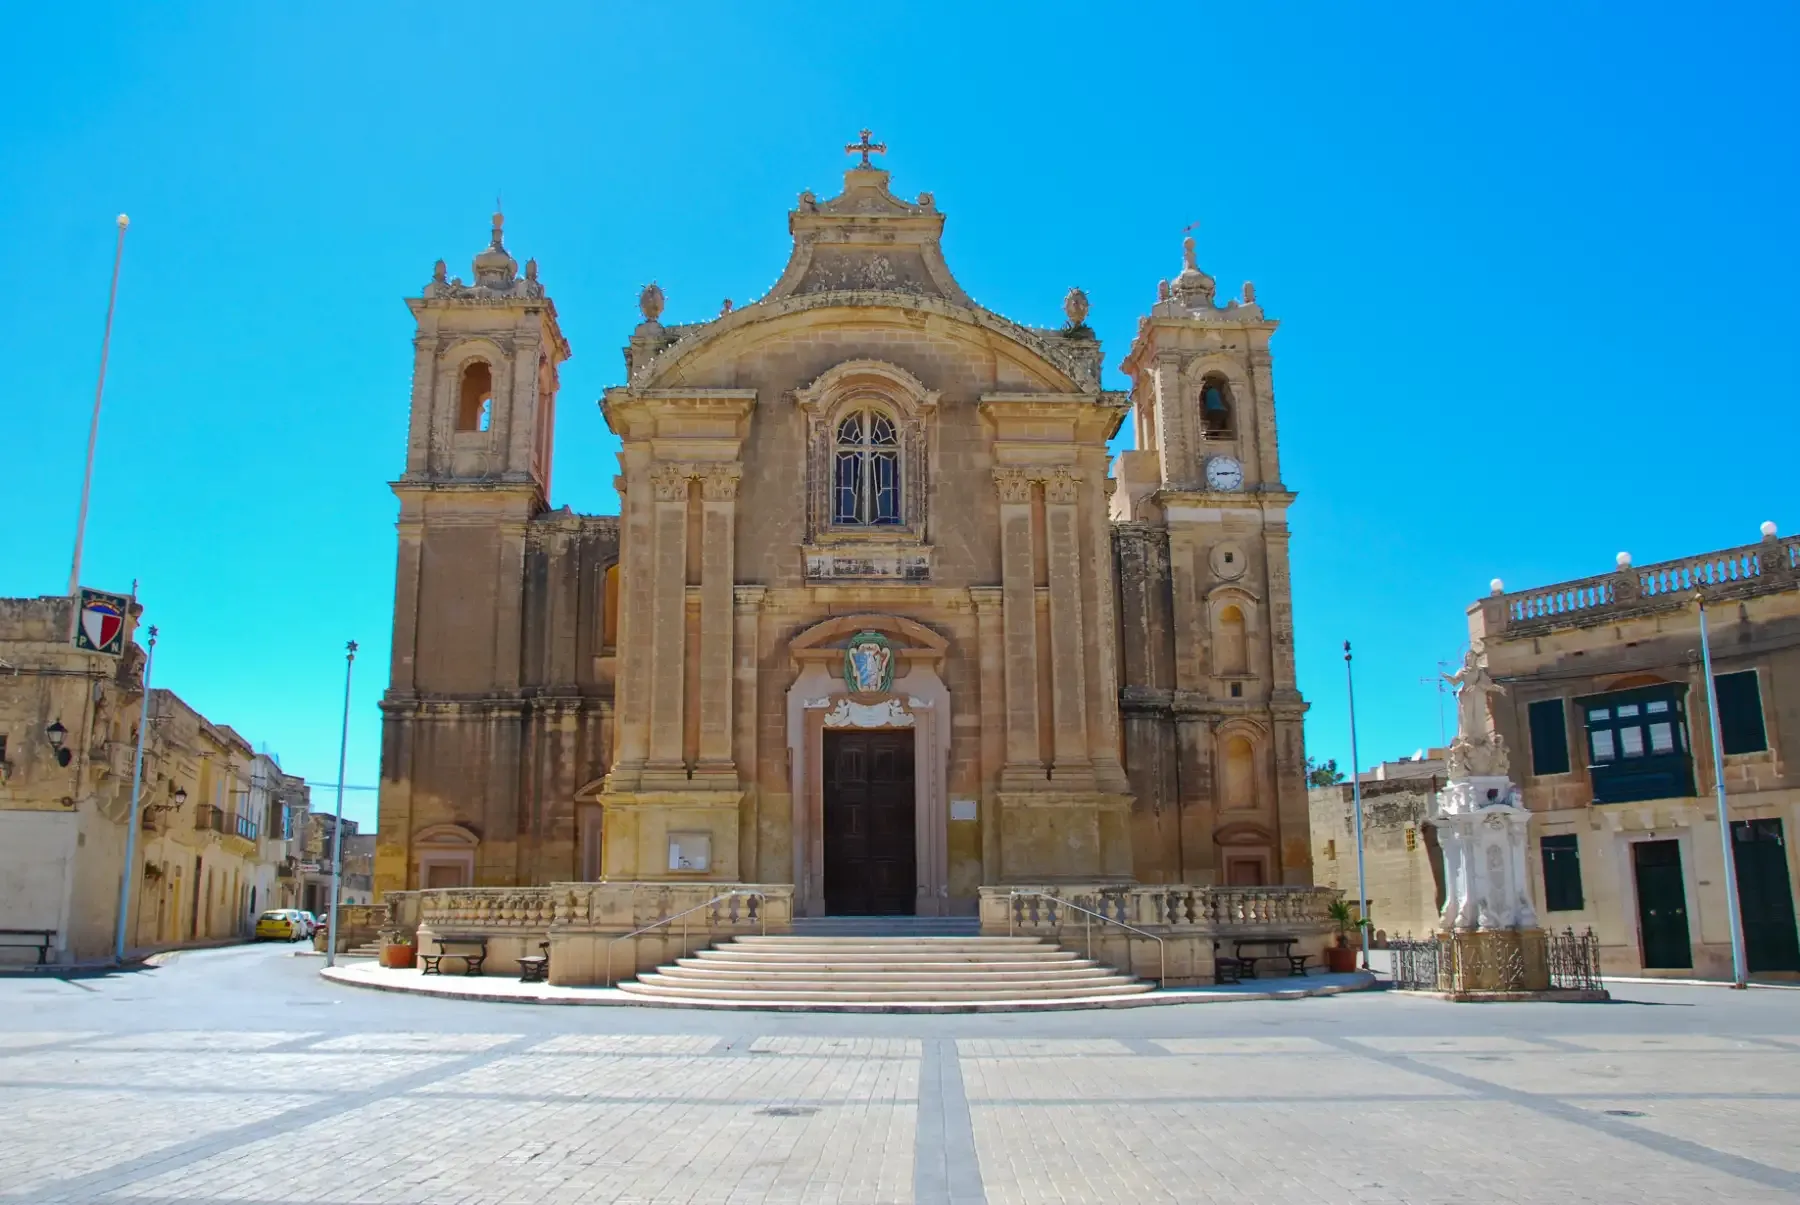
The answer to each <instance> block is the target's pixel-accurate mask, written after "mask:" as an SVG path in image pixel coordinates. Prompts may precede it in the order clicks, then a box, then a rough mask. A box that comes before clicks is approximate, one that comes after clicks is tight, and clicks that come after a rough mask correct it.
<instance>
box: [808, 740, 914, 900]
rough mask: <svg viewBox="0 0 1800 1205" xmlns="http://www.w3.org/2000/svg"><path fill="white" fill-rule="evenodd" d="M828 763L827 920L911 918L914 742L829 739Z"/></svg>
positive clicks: (826, 791)
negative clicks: (878, 917) (849, 917)
mask: <svg viewBox="0 0 1800 1205" xmlns="http://www.w3.org/2000/svg"><path fill="white" fill-rule="evenodd" d="M824 757H825V815H824V821H825V911H826V914H827V915H830V916H910V915H912V913H913V910H914V906H915V904H914V898H913V897H914V890H915V887H916V885H917V878H918V868H917V862H916V850H915V841H914V837H913V812H914V796H913V734H912V733H911V732H907V731H895V732H827V733H825V750H824Z"/></svg>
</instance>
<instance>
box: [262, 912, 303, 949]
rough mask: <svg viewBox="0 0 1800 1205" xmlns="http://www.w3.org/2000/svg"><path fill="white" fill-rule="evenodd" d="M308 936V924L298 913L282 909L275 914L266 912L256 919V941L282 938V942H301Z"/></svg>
mask: <svg viewBox="0 0 1800 1205" xmlns="http://www.w3.org/2000/svg"><path fill="white" fill-rule="evenodd" d="M305 936H306V922H305V921H303V920H301V919H300V916H299V914H298V913H296V912H294V911H292V910H290V909H287V908H280V909H277V910H275V911H273V912H265V913H263V914H262V915H261V916H259V917H257V918H256V940H258V941H261V940H263V939H264V938H269V939H271V940H272V939H274V938H280V939H281V940H282V941H299V940H300V939H301V938H302V937H305Z"/></svg>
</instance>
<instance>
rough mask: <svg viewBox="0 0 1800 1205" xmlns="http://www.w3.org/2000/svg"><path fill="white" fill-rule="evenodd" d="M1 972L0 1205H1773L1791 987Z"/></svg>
mask: <svg viewBox="0 0 1800 1205" xmlns="http://www.w3.org/2000/svg"><path fill="white" fill-rule="evenodd" d="M316 965H317V964H316V963H311V962H309V961H307V960H301V959H291V958H285V957H277V956H275V955H274V954H273V953H271V952H269V951H266V950H256V949H247V950H218V951H208V952H205V953H204V954H192V955H184V956H182V957H181V958H178V959H176V960H175V961H174V962H173V963H171V964H170V965H169V966H168V967H166V968H162V969H160V970H157V971H154V972H152V971H144V972H139V973H137V974H135V975H122V976H113V977H107V978H105V979H101V980H96V981H87V982H65V981H60V980H45V979H38V978H10V979H0V1205H25V1203H31V1205H49V1203H51V1202H71V1203H72V1202H82V1203H106V1202H125V1201H130V1202H142V1203H146V1205H161V1203H167V1205H175V1203H176V1202H183V1203H192V1205H284V1203H290V1202H309V1203H311V1202H316V1203H320V1205H365V1203H368V1205H452V1203H454V1205H489V1203H492V1205H511V1203H513V1202H540V1201H541V1202H552V1203H556V1205H565V1203H569V1205H574V1203H586V1202H595V1203H600V1202H636V1203H642V1205H662V1203H676V1202H680V1203H699V1202H709V1203H710V1202H716V1203H718V1205H751V1203H756V1205H762V1203H775V1202H794V1203H804V1205H811V1203H820V1205H827V1203H829V1205H839V1203H841V1205H852V1203H863V1202H868V1203H886V1202H892V1203H896V1205H899V1203H906V1202H930V1203H934V1205H935V1203H939V1202H946V1203H955V1205H970V1203H977V1202H992V1203H994V1205H1000V1203H1002V1202H1005V1203H1017V1205H1038V1203H1040V1202H1042V1203H1049V1202H1056V1203H1071V1202H1093V1203H1095V1205H1111V1203H1116V1202H1134V1203H1135V1202H1234V1203H1241V1202H1357V1203H1362V1202H1414V1201H1417V1202H1508V1203H1514V1202H1517V1203H1528V1202H1546V1203H1547V1202H1556V1203H1557V1205H1564V1203H1566V1202H1584V1201H1588V1202H1661V1201H1669V1202H1674V1201H1683V1202H1686V1201H1696V1200H1729V1201H1752V1202H1760V1201H1800V1147H1797V1146H1796V1144H1795V1142H1794V1135H1795V1134H1797V1133H1800V992H1786V991H1758V992H1751V993H1732V992H1725V991H1719V990H1715V989H1706V988H1642V989H1638V988H1635V987H1626V988H1624V989H1622V990H1621V992H1620V995H1621V997H1622V1000H1621V1002H1619V1003H1615V1004H1612V1005H1595V1006H1579V1005H1535V1006H1533V1005H1519V1006H1514V1005H1482V1006H1456V1005H1449V1004H1444V1003H1441V1002H1437V1001H1427V1000H1420V999H1416V998H1408V997H1398V996H1391V995H1383V994H1378V993H1368V994H1363V995H1359V996H1346V997H1338V998H1334V999H1318V1000H1301V1001H1292V1002H1271V1003H1260V1004H1233V1005H1228V1006H1193V1007H1177V1008H1159V1009H1146V1010H1125V1011H1111V1010H1102V1011H1094V1012H1081V1013H1057V1014H1035V1015H1030V1016H1019V1015H1010V1016H1008V1015H990V1016H924V1017H921V1016H911V1017H908V1016H880V1015H875V1016H867V1015H864V1016H841V1015H839V1016H832V1015H819V1014H813V1015H808V1014H798V1013H732V1014H728V1015H722V1014H716V1013H707V1012H699V1011H693V1010H650V1009H635V1008H568V1007H535V1008H534V1007H529V1006H519V1005H500V1004H488V1003H479V1002H476V1003H471V1002H460V1001H444V1000H428V999H420V998H411V997H397V996H391V995H386V994H381V993H373V992H359V991H356V990H355V989H350V988H342V987H337V986H334V985H329V984H325V983H323V982H321V981H320V980H319V979H318V978H317V976H316V974H315V971H316Z"/></svg>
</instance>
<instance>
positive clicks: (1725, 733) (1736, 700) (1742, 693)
mask: <svg viewBox="0 0 1800 1205" xmlns="http://www.w3.org/2000/svg"><path fill="white" fill-rule="evenodd" d="M1713 689H1714V690H1715V691H1717V692H1718V699H1719V740H1720V742H1721V743H1722V744H1723V745H1724V746H1725V752H1727V753H1760V752H1762V751H1763V750H1764V749H1767V748H1768V747H1769V741H1768V737H1767V735H1766V734H1765V733H1764V732H1763V715H1762V692H1761V691H1760V690H1758V689H1757V684H1756V671H1755V670H1753V669H1747V670H1744V671H1742V672H1740V673H1735V674H1714V675H1713Z"/></svg>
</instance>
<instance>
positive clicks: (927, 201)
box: [919, 192, 937, 209]
mask: <svg viewBox="0 0 1800 1205" xmlns="http://www.w3.org/2000/svg"><path fill="white" fill-rule="evenodd" d="M936 204H937V198H936V197H934V196H932V195H931V194H930V193H928V192H922V193H920V194H919V208H920V209H930V208H931V207H932V206H933V205H936Z"/></svg>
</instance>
